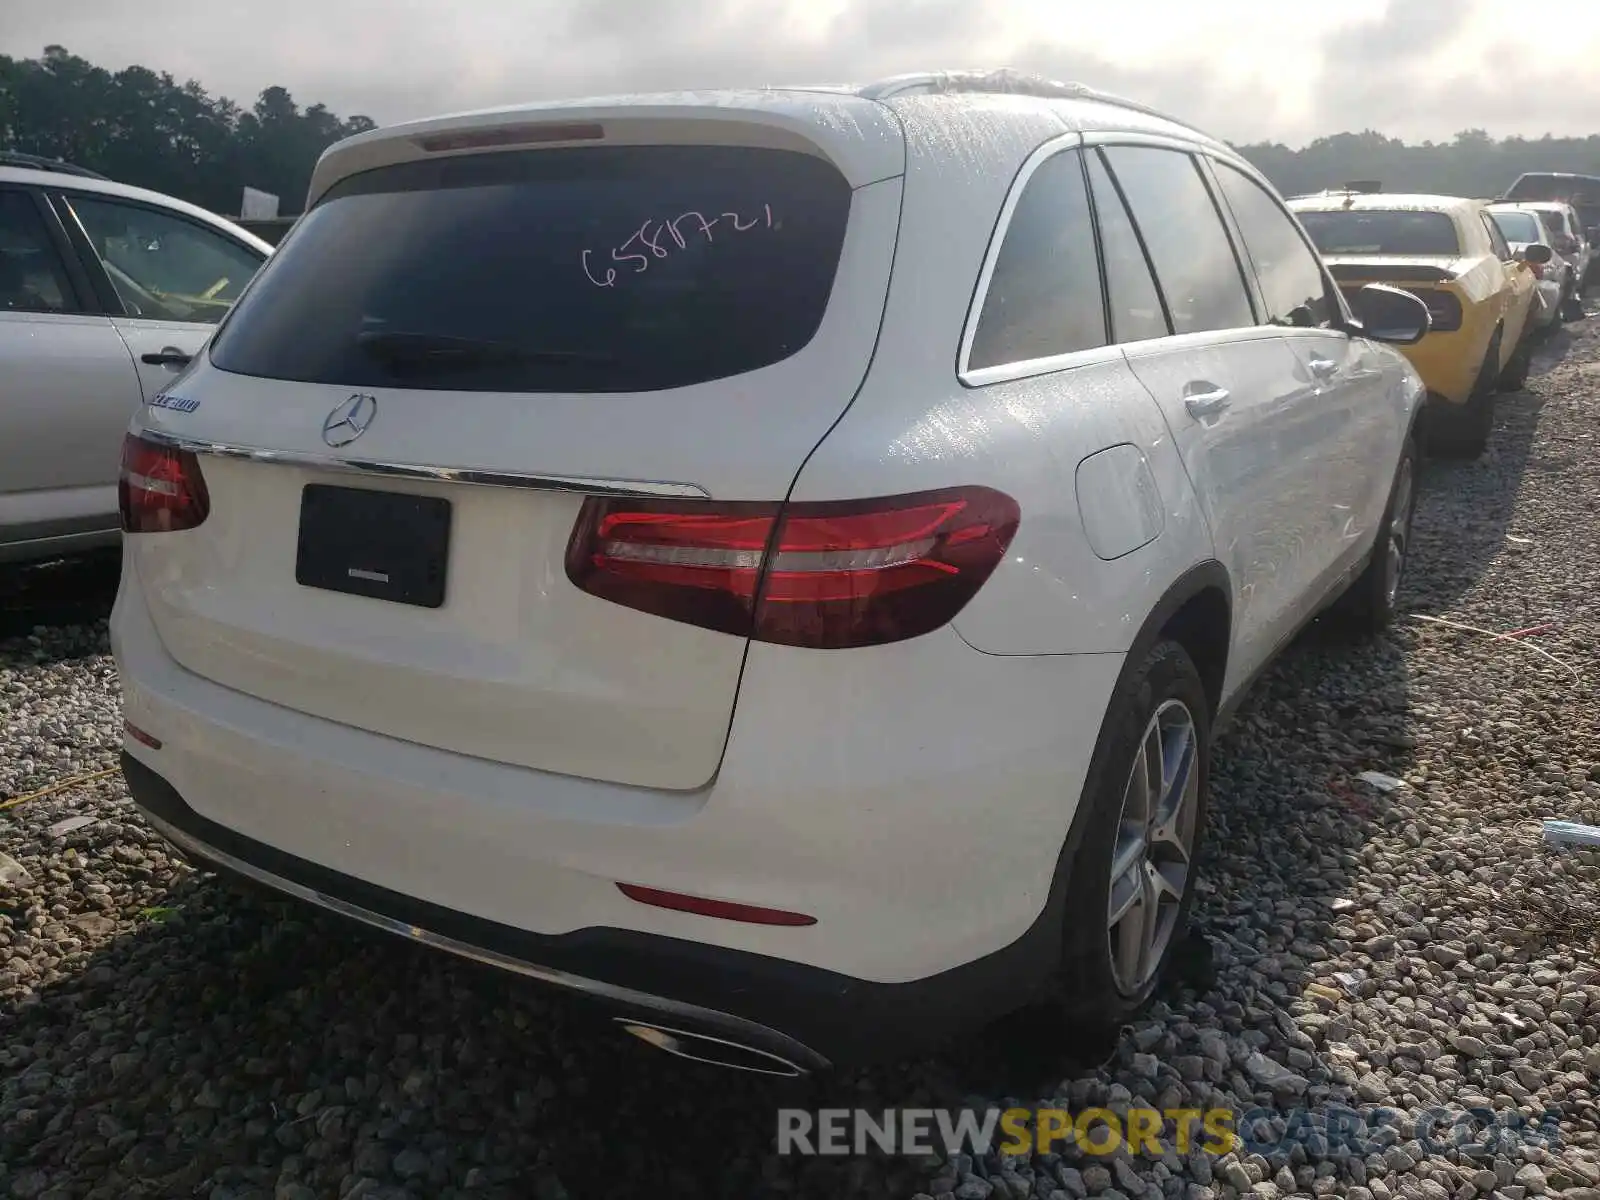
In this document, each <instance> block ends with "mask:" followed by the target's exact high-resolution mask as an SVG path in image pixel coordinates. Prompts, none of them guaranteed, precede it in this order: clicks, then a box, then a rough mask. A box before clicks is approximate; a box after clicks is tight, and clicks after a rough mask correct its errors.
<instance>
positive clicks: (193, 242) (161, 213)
mask: <svg viewBox="0 0 1600 1200" xmlns="http://www.w3.org/2000/svg"><path fill="white" fill-rule="evenodd" d="M58 202H59V203H60V205H61V207H62V210H63V217H64V219H65V220H66V221H67V222H68V227H69V228H70V229H71V230H72V232H73V234H74V236H75V237H76V238H77V239H78V240H79V244H80V246H82V247H85V248H86V251H87V253H89V254H91V255H93V256H94V261H95V263H96V264H97V265H98V266H99V268H100V269H101V270H102V271H103V272H104V285H109V287H110V290H111V293H112V295H113V296H114V298H115V300H116V302H117V303H118V304H120V305H121V307H122V310H123V312H122V313H121V314H119V315H117V316H116V317H115V318H114V320H113V323H114V324H115V326H116V328H117V331H118V332H119V333H120V334H121V335H122V338H123V340H124V341H125V342H126V343H127V345H128V350H129V352H130V353H131V354H132V356H133V360H134V364H135V366H136V368H137V369H138V372H139V384H140V388H141V390H142V393H143V397H144V400H145V402H146V403H149V402H150V401H151V400H153V399H155V397H156V396H157V395H159V394H160V393H161V392H163V391H165V390H166V387H167V385H168V384H169V383H170V382H171V381H172V380H173V379H174V378H175V377H176V375H177V373H178V372H179V371H181V370H182V369H183V367H184V366H185V365H186V364H187V363H188V361H189V359H191V358H192V357H193V356H194V355H195V354H197V353H198V352H199V350H200V347H201V346H203V345H205V342H206V339H207V338H209V337H210V336H211V331H212V330H213V329H214V328H215V327H216V324H217V322H218V321H220V320H221V319H222V317H223V315H224V314H226V313H227V311H228V309H229V308H230V307H231V306H232V304H233V302H234V301H235V300H236V299H238V297H239V293H240V292H241V291H243V290H244V286H245V284H247V283H249V282H250V279H251V277H252V276H254V275H255V273H256V271H258V270H259V269H260V267H261V264H262V262H263V261H264V258H265V256H264V255H262V254H261V253H260V252H259V251H258V250H256V249H255V247H253V246H249V245H246V244H245V243H243V242H240V241H236V240H234V239H233V238H230V237H227V236H226V235H224V234H222V233H221V232H219V231H218V230H215V229H212V228H209V227H208V226H205V225H202V224H201V223H200V222H198V221H194V220H191V219H190V218H188V217H186V216H184V215H183V214H181V213H176V212H173V211H171V210H169V209H161V208H157V207H156V206H154V205H150V204H145V203H140V202H137V201H132V200H125V199H121V198H117V197H112V196H104V195H100V194H97V193H89V192H69V193H62V194H61V195H60V196H59V200H58ZM104 285H103V286H104Z"/></svg>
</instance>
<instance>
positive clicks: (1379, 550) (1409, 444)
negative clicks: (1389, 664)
mask: <svg viewBox="0 0 1600 1200" xmlns="http://www.w3.org/2000/svg"><path fill="white" fill-rule="evenodd" d="M1418 465H1419V463H1418V455H1417V446H1416V442H1415V441H1414V440H1413V439H1412V438H1409V437H1408V438H1406V440H1405V445H1404V446H1402V447H1401V450H1400V462H1399V464H1398V465H1397V466H1396V467H1395V472H1394V480H1393V482H1392V483H1390V485H1389V501H1388V503H1387V504H1385V505H1384V508H1383V519H1382V520H1381V521H1380V522H1379V524H1378V540H1377V543H1376V544H1375V545H1374V546H1373V547H1372V557H1371V558H1369V559H1368V560H1367V565H1366V568H1365V569H1364V570H1363V571H1362V572H1361V574H1360V575H1358V576H1357V577H1356V578H1355V579H1354V580H1353V581H1352V582H1351V584H1350V586H1349V587H1348V588H1346V589H1345V592H1344V594H1343V595H1342V596H1340V597H1339V600H1338V602H1337V604H1336V605H1335V606H1334V607H1335V611H1336V612H1337V613H1338V615H1339V616H1340V617H1341V618H1343V621H1344V623H1345V624H1346V625H1348V626H1349V628H1350V629H1351V631H1352V632H1354V633H1357V634H1362V635H1369V636H1370V635H1373V634H1378V633H1382V632H1383V631H1384V630H1385V629H1387V628H1388V627H1389V626H1390V625H1391V624H1392V623H1393V622H1394V618H1395V614H1396V612H1397V611H1398V608H1399V598H1400V585H1401V583H1403V582H1404V580H1405V571H1406V564H1407V563H1408V562H1409V561H1410V559H1411V525H1412V522H1413V521H1414V520H1415V518H1416V515H1417V475H1418Z"/></svg>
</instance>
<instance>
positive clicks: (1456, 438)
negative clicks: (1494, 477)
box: [1428, 331, 1500, 460]
mask: <svg viewBox="0 0 1600 1200" xmlns="http://www.w3.org/2000/svg"><path fill="white" fill-rule="evenodd" d="M1499 362H1500V333H1499V331H1496V332H1495V335H1494V337H1492V338H1491V339H1490V340H1489V349H1488V350H1487V351H1486V352H1485V353H1484V356H1483V365H1482V366H1481V367H1480V368H1478V378H1477V380H1476V382H1474V383H1473V385H1472V394H1471V395H1470V396H1468V397H1467V402H1466V403H1465V404H1462V405H1459V406H1457V405H1439V406H1437V407H1435V408H1434V410H1433V411H1432V412H1431V413H1429V420H1428V448H1429V450H1430V451H1431V452H1432V453H1433V454H1435V455H1436V456H1438V457H1439V458H1449V459H1459V460H1471V459H1474V458H1478V457H1480V456H1481V455H1482V454H1483V452H1484V450H1486V449H1487V448H1488V446H1489V433H1490V431H1491V430H1493V428H1494V385H1495V377H1496V376H1497V375H1498V374H1499Z"/></svg>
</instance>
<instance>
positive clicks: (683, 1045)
mask: <svg viewBox="0 0 1600 1200" xmlns="http://www.w3.org/2000/svg"><path fill="white" fill-rule="evenodd" d="M615 1019H616V1021H617V1022H618V1023H619V1024H620V1025H621V1026H622V1028H623V1029H624V1030H625V1031H626V1032H628V1033H631V1034H632V1035H633V1036H634V1037H636V1038H638V1039H639V1040H640V1041H641V1042H644V1043H646V1044H648V1045H651V1046H654V1047H655V1048H656V1049H657V1050H665V1051H666V1052H667V1053H668V1054H674V1055H677V1057H679V1058H686V1059H688V1060H689V1061H690V1062H699V1063H709V1064H710V1065H711V1066H714V1067H726V1068H728V1069H729V1070H732V1071H748V1072H750V1073H751V1074H754V1075H775V1076H778V1077H779V1078H783V1079H794V1078H797V1077H799V1076H801V1075H804V1074H806V1071H805V1069H804V1068H803V1067H800V1066H797V1065H796V1064H794V1063H792V1062H790V1061H789V1060H788V1059H786V1058H783V1057H782V1056H781V1055H777V1054H773V1053H771V1052H770V1051H767V1050H758V1049H756V1048H755V1047H754V1046H744V1045H741V1044H739V1043H738V1042H730V1041H727V1040H725V1039H723V1038H717V1037H711V1036H709V1035H707V1034H704V1033H689V1032H688V1031H686V1030H682V1029H667V1028H665V1027H663V1026H661V1025H651V1024H648V1023H646V1022H643V1021H635V1020H632V1019H630V1018H627V1017H617V1018H615Z"/></svg>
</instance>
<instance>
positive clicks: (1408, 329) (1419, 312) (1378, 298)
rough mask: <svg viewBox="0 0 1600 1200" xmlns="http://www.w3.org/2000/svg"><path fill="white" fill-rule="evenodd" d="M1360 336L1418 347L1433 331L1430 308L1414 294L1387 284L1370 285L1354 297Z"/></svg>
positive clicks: (1353, 307)
mask: <svg viewBox="0 0 1600 1200" xmlns="http://www.w3.org/2000/svg"><path fill="white" fill-rule="evenodd" d="M1350 308H1351V311H1353V312H1354V313H1355V316H1356V320H1357V321H1358V322H1360V325H1361V329H1360V333H1361V335H1362V336H1363V337H1369V338H1371V339H1372V340H1373V341H1375V342H1387V343H1389V344H1390V345H1392V346H1414V345H1416V344H1417V343H1418V342H1420V341H1421V340H1422V339H1423V338H1425V337H1426V336H1427V335H1428V330H1430V329H1432V328H1433V316H1432V314H1430V313H1429V312H1428V306H1427V305H1426V304H1424V303H1423V302H1422V301H1421V300H1420V299H1419V298H1418V297H1416V296H1415V295H1413V294H1412V293H1410V292H1407V291H1402V290H1401V289H1400V288H1397V287H1390V286H1389V285H1388V284H1386V283H1369V284H1367V286H1366V287H1364V288H1362V289H1361V290H1360V291H1358V292H1357V293H1356V294H1355V295H1354V296H1352V297H1350Z"/></svg>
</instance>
